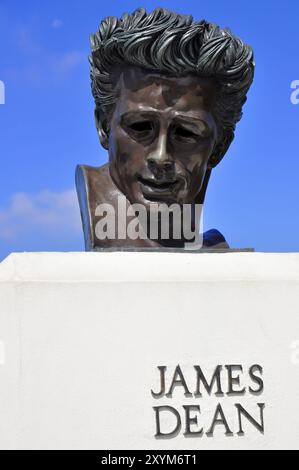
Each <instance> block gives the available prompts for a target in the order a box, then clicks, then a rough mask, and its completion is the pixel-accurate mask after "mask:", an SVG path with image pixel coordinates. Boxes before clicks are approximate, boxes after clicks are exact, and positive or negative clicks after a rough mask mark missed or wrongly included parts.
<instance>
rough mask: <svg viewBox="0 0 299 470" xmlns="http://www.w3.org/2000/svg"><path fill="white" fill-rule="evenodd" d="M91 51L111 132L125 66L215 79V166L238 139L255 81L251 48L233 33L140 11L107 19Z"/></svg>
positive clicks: (95, 89) (95, 87)
mask: <svg viewBox="0 0 299 470" xmlns="http://www.w3.org/2000/svg"><path fill="white" fill-rule="evenodd" d="M91 48H92V54H91V56H90V64H91V81H92V93H93V96H94V99H95V103H96V108H97V112H98V113H99V116H100V119H101V121H102V122H105V121H106V126H107V128H109V117H110V116H111V113H112V112H113V108H114V105H115V103H116V101H117V93H118V90H117V86H116V84H117V79H118V78H119V74H120V73H121V70H122V68H123V67H125V66H128V65H132V66H136V67H141V68H142V69H147V70H150V71H153V72H155V73H157V72H158V73H165V74H169V75H171V76H178V77H180V76H183V75H187V74H195V75H198V76H201V77H213V78H214V79H216V81H217V84H218V88H217V90H218V92H217V97H216V100H215V105H214V110H213V114H214V117H215V119H216V121H217V123H218V129H219V138H218V144H217V148H216V149H215V151H214V161H213V162H212V163H213V164H214V165H216V164H217V163H218V161H219V160H220V159H221V158H222V156H223V155H224V154H225V152H226V150H227V148H228V146H229V145H230V143H231V141H232V140H233V138H234V130H235V126H236V123H237V122H238V121H239V120H240V119H241V117H242V107H243V104H244V103H245V101H246V94H247V92H248V90H249V87H250V85H251V83H252V81H253V75H254V61H253V51H252V49H251V47H249V46H247V45H245V44H243V42H242V41H241V40H240V39H239V38H237V37H236V36H234V35H233V34H232V33H231V32H230V31H229V30H228V29H221V28H219V27H218V26H216V25H214V24H212V23H207V22H206V21H204V20H203V21H199V22H195V21H193V17H192V16H190V15H180V14H177V13H174V12H171V11H169V10H166V9H163V8H157V9H155V10H154V11H153V12H152V13H150V14H148V13H147V12H146V10H145V9H143V8H139V9H138V10H136V11H134V12H133V13H132V14H128V13H126V14H124V15H123V16H122V17H121V18H117V17H108V18H105V19H104V20H103V21H102V22H101V24H100V29H99V31H98V32H97V33H96V34H94V35H92V36H91Z"/></svg>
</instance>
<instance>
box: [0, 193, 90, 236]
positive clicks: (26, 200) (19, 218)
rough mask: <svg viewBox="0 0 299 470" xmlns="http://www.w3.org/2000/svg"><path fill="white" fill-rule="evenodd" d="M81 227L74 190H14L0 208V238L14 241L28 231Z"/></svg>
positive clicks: (49, 232) (55, 231) (69, 230)
mask: <svg viewBox="0 0 299 470" xmlns="http://www.w3.org/2000/svg"><path fill="white" fill-rule="evenodd" d="M80 231H81V226H80V215H79V208H78V203H77V197H76V193H75V191H74V190H68V191H62V192H53V191H48V190H45V191H42V192H40V193H37V194H28V193H16V194H14V195H13V196H12V197H11V200H10V202H9V204H8V205H7V207H5V208H2V209H1V208H0V240H1V239H2V240H3V241H14V240H17V239H20V238H21V237H24V236H28V235H31V234H32V236H34V237H35V238H36V237H37V236H41V237H45V236H50V237H51V236H52V235H53V234H55V236H57V234H61V236H65V235H66V234H69V236H71V234H76V235H77V234H78V233H80Z"/></svg>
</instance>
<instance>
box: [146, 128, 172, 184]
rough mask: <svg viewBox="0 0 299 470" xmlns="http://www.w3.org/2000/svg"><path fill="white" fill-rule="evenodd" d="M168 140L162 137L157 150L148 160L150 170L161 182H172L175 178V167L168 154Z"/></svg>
mask: <svg viewBox="0 0 299 470" xmlns="http://www.w3.org/2000/svg"><path fill="white" fill-rule="evenodd" d="M166 139H167V138H166V136H161V138H160V139H159V142H158V144H157V146H156V148H155V149H154V151H153V152H151V153H150V155H149V156H148V158H147V165H148V169H149V170H150V171H151V172H152V173H153V175H154V176H155V178H157V179H159V180H162V179H165V180H171V179H173V177H174V170H175V165H174V161H173V159H172V157H171V155H169V153H168V152H167V141H166Z"/></svg>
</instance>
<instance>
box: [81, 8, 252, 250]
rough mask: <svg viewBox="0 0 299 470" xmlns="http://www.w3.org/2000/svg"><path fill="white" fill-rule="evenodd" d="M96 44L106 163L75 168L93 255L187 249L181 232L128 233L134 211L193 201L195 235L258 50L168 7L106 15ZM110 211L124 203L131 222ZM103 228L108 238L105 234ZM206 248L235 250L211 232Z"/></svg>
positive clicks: (95, 77) (95, 79)
mask: <svg viewBox="0 0 299 470" xmlns="http://www.w3.org/2000/svg"><path fill="white" fill-rule="evenodd" d="M91 47H92V54H91V57H90V64H91V80H92V92H93V96H94V99H95V105H96V109H95V117H96V125H97V129H98V134H99V137H100V141H101V144H102V146H103V147H104V148H105V149H106V150H107V151H108V153H109V163H108V164H106V165H104V166H102V167H99V168H94V167H89V166H85V165H79V166H78V167H77V170H76V186H77V193H78V198H79V204H80V209H81V217H82V222H83V229H84V235H85V245H86V250H87V251H94V250H98V249H101V248H107V247H119V248H126V247H128V248H129V247H137V248H138V247H139V248H147V247H148V248H162V247H180V248H184V247H185V246H186V239H185V238H184V236H183V235H182V233H180V236H179V237H175V238H173V237H168V238H167V237H166V239H164V238H163V237H161V236H160V232H159V234H158V235H157V234H155V236H152V234H151V232H150V231H149V230H148V226H146V228H145V233H144V234H143V235H144V236H143V237H132V236H128V233H127V231H126V229H127V227H128V224H129V223H131V222H132V220H133V219H134V220H135V219H136V218H137V219H138V217H139V213H140V211H139V210H137V212H136V207H137V208H140V207H141V208H142V207H143V208H144V209H145V211H146V214H149V213H150V211H151V210H152V208H153V207H157V204H160V203H161V204H162V205H163V206H164V207H169V206H171V205H173V204H176V205H178V206H179V207H180V208H182V207H183V206H184V207H185V206H186V205H189V206H190V208H191V209H190V214H191V219H190V220H191V225H192V227H193V228H194V229H195V231H197V230H198V228H197V227H196V226H195V225H196V224H197V222H198V220H197V221H196V220H195V219H196V218H194V210H193V209H194V207H195V206H196V205H200V206H201V205H202V204H203V203H204V199H205V193H206V189H207V186H208V182H209V179H210V175H211V171H212V169H213V168H214V167H215V166H216V165H217V164H218V163H219V162H220V161H221V159H222V158H223V157H224V155H225V153H226V152H227V150H228V148H229V146H230V144H231V142H232V140H233V138H234V131H235V126H236V123H237V122H238V121H239V120H240V119H241V117H242V106H243V104H244V103H245V101H246V94H247V92H248V90H249V87H250V85H251V83H252V81H253V75H254V61H253V52H252V49H251V48H250V47H249V46H247V45H245V44H243V42H242V41H241V40H240V39H239V38H237V37H235V36H234V35H233V34H232V33H231V32H230V31H229V30H227V29H221V28H219V27H218V26H216V25H214V24H211V23H207V22H206V21H200V22H194V21H193V18H192V16H185V15H180V14H177V13H174V12H170V11H168V10H165V9H162V8H157V9H156V10H154V11H153V12H152V13H150V14H148V13H147V12H146V11H145V10H144V9H142V8H141V9H138V10H136V11H135V12H133V13H132V14H124V15H123V16H122V17H121V18H120V19H118V18H116V17H108V18H106V19H104V20H103V21H102V23H101V25H100V29H99V31H98V32H97V33H96V34H94V35H92V36H91ZM119 201H121V204H120V203H119ZM99 207H100V208H102V209H100V210H99ZM109 207H112V208H113V209H114V210H115V213H114V215H116V216H118V215H120V214H119V212H120V210H121V209H120V207H122V211H123V210H126V211H127V212H126V215H128V218H125V219H124V218H123V216H122V217H119V219H118V223H116V224H115V222H113V223H112V225H111V227H112V228H111V227H110V228H109V227H107V213H108V212H109V210H108V209H109ZM131 207H134V210H131V211H130V208H131ZM107 208H108V209H107ZM155 210H156V209H155ZM110 215H111V214H110ZM181 216H182V213H181V214H179V216H178V217H179V218H181ZM105 218H106V219H105ZM104 219H105V221H104ZM139 222H140V221H139ZM99 223H100V224H101V228H103V227H104V225H105V224H106V233H107V236H106V237H103V236H101V235H99V236H98V232H99V230H98V231H97V225H98V224H99ZM159 223H160V224H161V218H160V219H159ZM108 224H109V220H108ZM141 225H142V223H141ZM135 228H136V223H135ZM188 240H189V239H188ZM191 246H192V243H191ZM195 246H196V244H195ZM203 247H212V248H224V247H228V245H227V243H226V241H225V239H224V237H223V236H222V235H221V234H220V233H219V232H218V231H216V230H212V231H209V232H207V233H206V234H204V235H203Z"/></svg>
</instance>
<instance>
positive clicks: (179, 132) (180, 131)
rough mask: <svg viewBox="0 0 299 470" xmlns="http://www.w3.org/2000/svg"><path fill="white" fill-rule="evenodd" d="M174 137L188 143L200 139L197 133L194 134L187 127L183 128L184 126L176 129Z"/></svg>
mask: <svg viewBox="0 0 299 470" xmlns="http://www.w3.org/2000/svg"><path fill="white" fill-rule="evenodd" d="M174 135H175V137H177V138H178V139H180V140H183V139H186V140H188V141H190V140H192V141H193V140H196V139H198V138H199V136H198V135H197V134H195V132H192V131H190V130H189V129H187V128H186V127H182V126H178V127H176V129H175V131H174Z"/></svg>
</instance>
